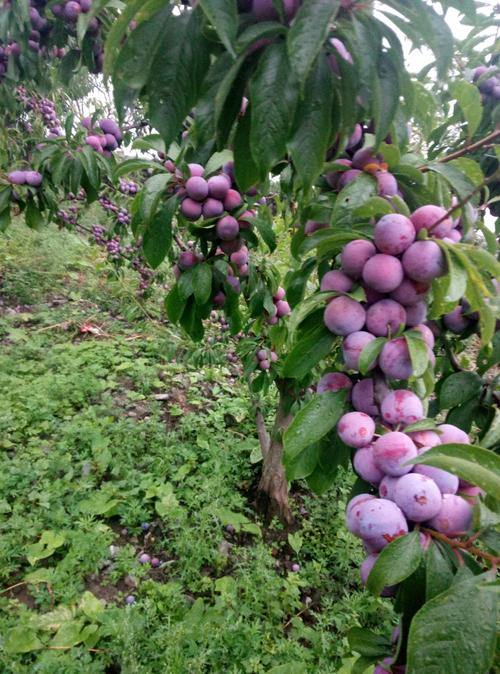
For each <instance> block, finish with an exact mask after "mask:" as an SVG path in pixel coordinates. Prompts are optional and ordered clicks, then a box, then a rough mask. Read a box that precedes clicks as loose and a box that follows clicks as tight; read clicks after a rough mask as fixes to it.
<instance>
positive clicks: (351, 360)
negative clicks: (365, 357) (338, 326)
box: [342, 330, 377, 370]
mask: <svg viewBox="0 0 500 674" xmlns="http://www.w3.org/2000/svg"><path fill="white" fill-rule="evenodd" d="M374 339H375V337H374V335H372V334H371V333H370V332H365V331H364V330H356V331H355V332H351V334H350V335H348V336H347V337H346V338H345V339H344V341H343V343H342V354H343V356H344V363H345V364H346V367H347V369H348V370H359V357H360V355H361V352H362V351H363V349H364V348H365V346H366V345H367V344H369V343H370V342H372V341H373V340H374ZM376 364H377V361H376V360H374V362H373V363H372V364H371V366H370V368H369V369H370V370H372V369H373V368H374V367H375V366H376Z"/></svg>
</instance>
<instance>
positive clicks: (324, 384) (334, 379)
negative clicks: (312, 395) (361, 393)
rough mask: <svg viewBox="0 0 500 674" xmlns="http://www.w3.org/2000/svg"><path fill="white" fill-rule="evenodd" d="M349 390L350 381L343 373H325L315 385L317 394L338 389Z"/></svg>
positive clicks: (350, 386)
mask: <svg viewBox="0 0 500 674" xmlns="http://www.w3.org/2000/svg"><path fill="white" fill-rule="evenodd" d="M343 388H345V389H351V388H352V381H351V380H350V379H349V377H348V376H347V375H346V374H344V373H343V372H327V373H326V374H324V375H323V376H322V377H321V379H320V380H319V382H318V383H317V385H316V392H317V393H326V392H327V391H340V389H343Z"/></svg>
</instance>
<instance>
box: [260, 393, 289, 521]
mask: <svg viewBox="0 0 500 674" xmlns="http://www.w3.org/2000/svg"><path fill="white" fill-rule="evenodd" d="M277 385H278V388H279V391H280V397H279V403H278V409H277V411H276V419H275V422H274V426H273V430H272V433H271V435H269V433H268V432H267V430H266V427H265V422H264V417H263V415H262V412H261V411H260V410H257V414H256V423H257V433H258V436H259V441H260V446H261V449H262V457H263V463H262V474H261V477H260V482H259V486H258V488H257V498H256V505H257V508H258V509H259V510H260V511H261V512H262V513H263V514H264V517H265V518H266V520H267V521H269V520H271V519H272V518H273V517H278V518H279V519H280V520H281V521H282V522H283V523H284V524H287V525H290V524H293V521H294V520H293V516H292V512H291V510H290V505H289V502H288V483H287V480H286V475H285V467H284V466H283V439H282V438H283V432H284V431H285V429H286V428H287V427H288V426H289V425H290V423H291V421H292V418H293V417H292V416H291V415H290V414H288V415H287V414H285V412H284V399H285V391H284V388H283V386H281V385H280V384H279V383H278V382H277Z"/></svg>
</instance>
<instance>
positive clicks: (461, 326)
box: [443, 304, 471, 335]
mask: <svg viewBox="0 0 500 674" xmlns="http://www.w3.org/2000/svg"><path fill="white" fill-rule="evenodd" d="M443 323H444V325H445V327H446V329H447V330H449V331H450V332H454V333H455V334H456V335H459V334H460V333H461V332H464V331H465V330H467V328H468V327H469V326H470V325H471V321H470V320H469V319H468V318H467V316H464V308H463V307H462V305H461V304H459V305H457V306H456V307H455V308H454V309H453V311H450V313H449V314H445V315H444V316H443Z"/></svg>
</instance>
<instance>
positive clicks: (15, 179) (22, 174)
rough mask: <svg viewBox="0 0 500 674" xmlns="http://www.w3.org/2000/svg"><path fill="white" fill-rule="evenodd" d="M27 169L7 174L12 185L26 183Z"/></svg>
mask: <svg viewBox="0 0 500 674" xmlns="http://www.w3.org/2000/svg"><path fill="white" fill-rule="evenodd" d="M26 173H27V171H11V172H10V173H9V175H8V176H7V178H8V180H9V182H10V184H11V185H25V184H26Z"/></svg>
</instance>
